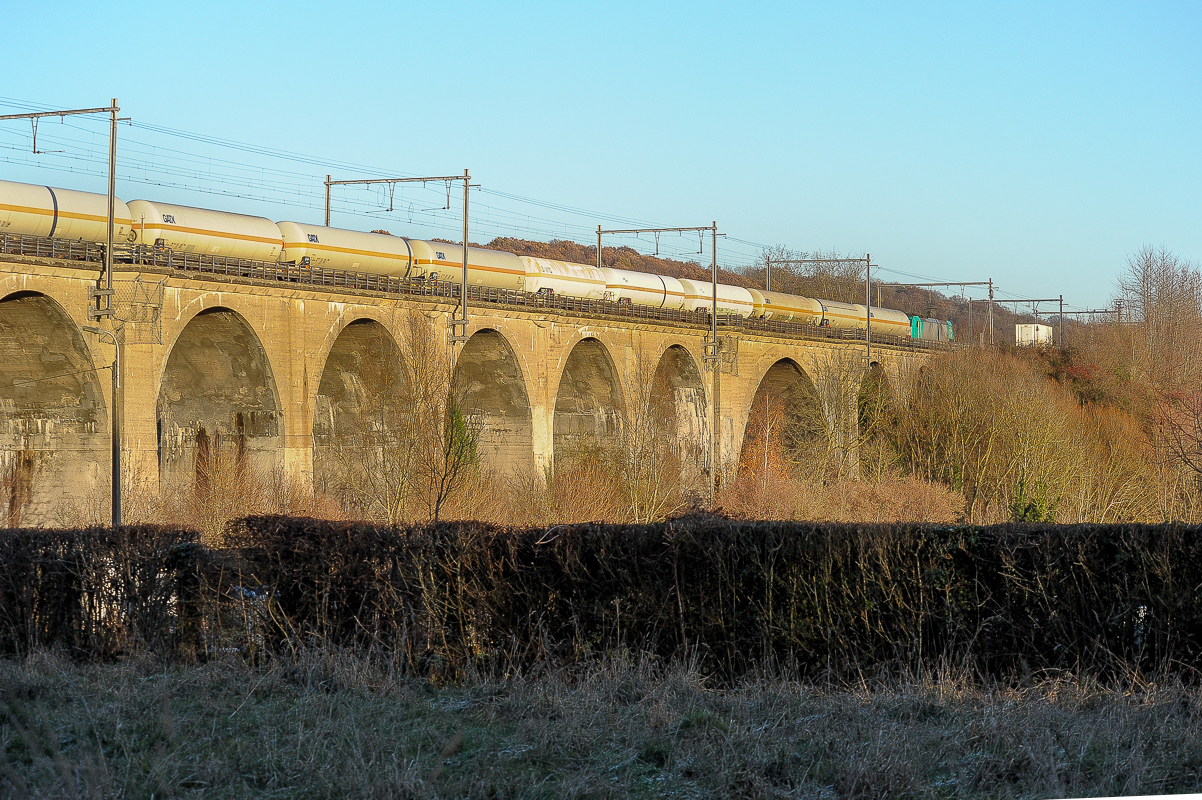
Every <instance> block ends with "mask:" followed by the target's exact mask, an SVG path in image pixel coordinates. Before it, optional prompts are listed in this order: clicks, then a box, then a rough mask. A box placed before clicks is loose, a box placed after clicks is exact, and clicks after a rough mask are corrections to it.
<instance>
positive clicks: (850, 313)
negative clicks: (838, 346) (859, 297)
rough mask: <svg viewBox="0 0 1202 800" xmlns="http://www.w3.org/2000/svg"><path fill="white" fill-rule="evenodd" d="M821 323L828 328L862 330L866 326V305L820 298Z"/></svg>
mask: <svg viewBox="0 0 1202 800" xmlns="http://www.w3.org/2000/svg"><path fill="white" fill-rule="evenodd" d="M819 302H820V303H822V324H823V325H824V326H826V327H828V328H839V329H844V330H861V331H862V330H864V329H865V328H866V327H868V307H867V306H863V305H860V304H859V303H840V302H837V301H835V300H820V301H819Z"/></svg>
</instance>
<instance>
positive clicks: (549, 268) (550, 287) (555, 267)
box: [518, 256, 606, 300]
mask: <svg viewBox="0 0 1202 800" xmlns="http://www.w3.org/2000/svg"><path fill="white" fill-rule="evenodd" d="M518 258H519V259H520V260H521V262H522V265H523V266H524V267H525V268H526V291H527V292H530V293H532V294H534V293H538V292H544V293H550V294H561V295H565V296H567V297H579V298H580V299H582V300H601V299H603V298H604V297H605V286H606V282H605V275H604V274H603V273H602V272H601V270H599V269H597V268H596V267H591V266H589V265H588V264H573V263H572V262H570V261H555V260H553V259H550V258H533V257H531V256H518Z"/></svg>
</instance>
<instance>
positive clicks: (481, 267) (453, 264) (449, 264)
mask: <svg viewBox="0 0 1202 800" xmlns="http://www.w3.org/2000/svg"><path fill="white" fill-rule="evenodd" d="M413 263H414V264H418V265H420V264H429V265H431V266H434V267H459V268H460V269H462V268H463V262H462V261H438V260H437V259H430V260H428V261H427V260H423V259H414V261H413ZM467 268H468V269H474V270H476V271H478V272H499V273H501V274H502V275H521V276H522V277H523V278H525V277H526V271H525V270H524V269H523V270H515V269H505V268H503V267H486V266H484V265H483V264H473V263H472V262H470V261H469V262H467Z"/></svg>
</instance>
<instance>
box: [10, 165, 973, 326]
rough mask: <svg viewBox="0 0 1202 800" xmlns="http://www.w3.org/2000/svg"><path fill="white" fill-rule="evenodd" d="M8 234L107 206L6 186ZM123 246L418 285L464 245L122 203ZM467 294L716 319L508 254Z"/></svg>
mask: <svg viewBox="0 0 1202 800" xmlns="http://www.w3.org/2000/svg"><path fill="white" fill-rule="evenodd" d="M0 234H10V235H24V236H42V237H50V238H59V239H66V240H71V241H76V240H78V241H85V242H105V241H107V238H108V197H107V195H102V194H93V193H89V192H77V191H72V190H69V189H56V188H51V187H49V186H37V185H33V184H25V183H14V182H11V181H0ZM114 237H115V241H117V242H120V243H123V244H135V245H146V246H152V247H156V248H164V249H168V250H172V251H174V252H178V253H198V254H207V255H212V256H221V257H226V258H234V259H247V260H253V261H262V262H269V263H271V262H275V263H280V264H289V265H304V266H310V267H318V268H322V269H332V270H344V271H347V272H359V273H371V274H376V275H387V276H390V277H398V278H410V279H426V280H430V279H434V278H437V277H438V275H439V273H442V274H444V275H445V276H448V277H449V276H451V275H454V276H456V277H458V275H459V274H460V272H459V271H460V270H461V269H462V266H463V249H462V247H461V246H460V245H455V244H448V243H445V242H437V241H425V240H421V239H410V238H407V237H404V236H391V235H388V234H384V233H363V232H360V231H352V230H344V229H342V228H329V227H324V226H321V225H310V224H308V223H304V222H278V223H277V222H272V221H271V220H270V219H267V218H266V217H255V216H249V215H246V214H231V213H228V212H224V211H213V210H210V209H204V208H191V207H188V206H179V205H170V204H167V203H159V202H153V201H150V200H133V201H131V202H129V203H125V202H122V201H121V200H117V201H116V205H115V213H114ZM467 281H468V284H469V285H473V286H483V287H490V288H495V289H508V290H513V291H524V292H531V293H542V294H555V295H563V296H567V297H573V298H580V299H586V300H600V299H609V300H613V301H616V302H619V303H629V304H631V305H638V306H643V307H650V308H660V309H671V310H685V311H694V310H703V311H708V310H710V308H711V303H712V297H713V293H712V289H711V284H710V283H709V282H708V281H694V280H688V279H685V278H674V277H671V276H669V275H654V274H651V273H646V272H634V271H631V270H624V269H613V268H610V267H602V268H597V267H595V266H592V265H589V264H573V263H569V262H566V261H555V260H552V259H546V258H533V257H530V256H518V255H514V254H513V253H507V252H504V251H500V250H485V249H483V248H478V247H469V248H468V271H467ZM717 306H718V313H719V314H730V315H736V316H739V317H752V318H758V319H765V320H777V321H782V322H795V323H803V324H809V325H815V326H818V327H822V328H832V329H843V330H863V329H864V328H865V327H866V326H867V320H868V315H869V313H870V311H869V308H868V307H867V306H865V305H861V304H859V303H840V302H837V301H833V300H821V299H817V298H809V297H800V296H797V295H791V294H785V293H783V292H770V291H760V290H758V289H749V288H744V287H742V286H729V285H726V284H718V289H717ZM871 315H872V329H873V333H874V334H885V335H892V336H897V337H900V338H903V339H917V340H921V341H934V342H950V341H952V339H953V338H954V332H953V330H952V324H951V322H950V321H947V320H935V319H924V318H922V317H917V316H915V317H911V316H909V315H907V314H905V313H904V312H901V311H897V310H894V309H888V308H876V307H874V308H872V309H871Z"/></svg>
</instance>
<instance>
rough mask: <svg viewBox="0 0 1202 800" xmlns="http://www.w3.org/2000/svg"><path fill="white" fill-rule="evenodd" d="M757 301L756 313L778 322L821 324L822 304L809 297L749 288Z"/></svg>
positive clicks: (758, 315)
mask: <svg viewBox="0 0 1202 800" xmlns="http://www.w3.org/2000/svg"><path fill="white" fill-rule="evenodd" d="M747 291H749V292H751V297H752V299H753V300H754V301H755V315H756V316H757V317H761V318H763V319H774V320H776V321H778V322H797V323H801V324H806V325H819V324H821V322H822V304H821V303H819V302H818V301H817V300H814V299H812V298H809V297H801V296H799V295H795V294H784V293H783V292H761V291H760V290H759V289H748V290H747Z"/></svg>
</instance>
